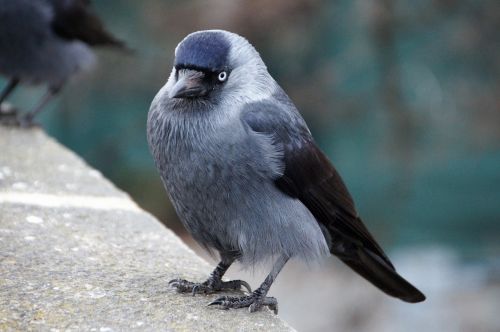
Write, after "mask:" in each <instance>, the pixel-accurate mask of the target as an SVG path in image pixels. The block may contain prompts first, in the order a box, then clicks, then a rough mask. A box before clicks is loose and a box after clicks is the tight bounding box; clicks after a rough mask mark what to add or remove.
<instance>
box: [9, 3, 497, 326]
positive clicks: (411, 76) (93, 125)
mask: <svg viewBox="0 0 500 332" xmlns="http://www.w3.org/2000/svg"><path fill="white" fill-rule="evenodd" d="M94 6H95V8H96V11H97V12H98V13H99V15H100V16H101V17H102V18H103V19H104V20H105V22H106V25H107V26H108V27H109V30H111V31H113V32H114V34H115V35H117V36H119V37H120V38H121V39H123V40H125V41H126V42H127V44H128V45H129V46H130V47H131V48H133V49H135V50H136V54H135V55H134V56H130V55H126V54H120V53H119V52H114V51H112V50H102V51H99V59H100V62H99V65H98V66H97V68H95V69H94V70H93V71H92V72H90V73H86V74H83V75H81V76H80V77H79V78H77V79H75V80H73V81H72V82H71V83H70V84H69V85H68V86H67V87H66V89H65V90H64V91H63V93H62V96H61V97H60V98H58V100H57V101H56V102H54V103H52V104H51V106H50V107H49V109H48V110H47V111H46V112H44V114H43V115H42V116H41V118H40V120H41V122H42V124H43V127H44V128H46V130H47V132H48V133H49V134H51V135H53V136H55V137H56V138H57V139H58V140H60V141H61V142H62V143H63V144H65V145H67V146H68V147H70V148H71V149H73V150H74V151H76V152H77V153H78V154H79V155H81V156H82V157H83V158H84V159H85V160H86V161H87V162H88V163H90V164H91V165H92V166H94V167H96V168H97V169H99V170H101V171H102V172H103V173H104V175H106V176H107V177H108V178H110V179H111V180H112V181H113V182H114V183H115V184H116V185H117V186H119V187H120V188H122V189H124V190H125V191H127V192H129V193H130V194H131V196H132V197H133V198H134V199H135V200H136V201H137V202H138V203H139V204H140V205H141V206H142V207H144V208H146V209H147V210H149V211H151V212H152V213H153V214H155V215H156V216H157V217H158V218H159V219H160V220H162V221H163V222H165V223H166V224H167V225H168V226H169V227H171V228H173V229H174V230H175V231H176V232H178V233H179V234H180V235H182V236H183V237H185V238H186V239H187V240H188V241H189V238H188V237H186V235H185V234H184V233H183V232H184V230H183V228H182V227H181V226H180V225H179V223H178V221H177V219H176V216H175V212H174V211H173V210H172V207H171V205H170V204H169V203H168V199H167V196H166V194H165V193H164V190H163V187H162V184H161V182H160V178H159V176H158V174H157V172H156V170H155V168H154V165H153V162H152V158H151V156H150V154H149V151H148V147H147V143H146V136H145V133H146V115H147V111H148V109H149V105H150V102H151V100H152V98H153V97H154V95H155V94H156V92H157V91H158V89H159V88H160V87H161V86H162V85H163V84H164V83H165V81H166V79H167V77H168V75H169V73H170V70H171V65H172V57H173V51H174V48H175V46H176V44H177V43H178V42H179V41H180V40H181V39H182V38H183V37H184V36H185V35H186V34H188V33H190V32H192V31H196V30H202V29H213V28H221V29H227V30H231V31H233V32H237V33H239V34H241V35H243V36H245V37H247V38H248V39H249V41H250V42H251V43H252V44H253V45H254V46H255V47H256V48H257V49H258V50H259V51H260V53H261V56H262V58H263V59H264V61H265V62H266V64H267V66H268V69H269V71H270V72H271V74H272V75H273V76H274V77H275V79H276V80H277V81H278V82H279V83H280V84H281V86H282V87H283V88H284V89H285V90H286V91H287V92H288V94H289V95H290V97H291V98H292V100H294V102H295V103H296V105H297V106H298V108H299V109H300V110H301V112H302V114H303V115H304V117H305V118H306V120H307V122H308V124H309V126H310V128H311V130H312V132H313V135H314V136H315V138H316V140H317V141H318V144H319V145H320V146H321V148H322V149H323V150H324V151H325V152H326V153H327V154H328V156H329V157H330V159H331V160H332V161H333V162H334V164H335V165H336V167H337V169H338V170H339V172H340V173H341V175H342V176H343V178H344V180H345V182H346V183H347V185H348V187H349V188H350V190H351V193H352V195H353V197H354V199H355V201H356V202H357V206H358V209H359V212H360V214H361V215H362V216H363V218H364V220H365V222H366V223H367V224H368V226H369V229H371V230H372V231H373V233H375V235H376V237H377V238H378V239H380V242H381V243H382V244H383V246H384V247H385V248H388V250H389V251H390V252H392V253H395V255H396V257H399V256H398V253H402V254H401V255H402V257H412V258H406V259H410V260H411V259H415V257H420V256H419V255H422V256H423V257H424V258H423V259H424V261H425V259H429V255H430V254H421V253H422V252H426V251H425V250H427V249H428V248H439V249H436V250H437V251H436V250H434V251H432V252H433V253H435V252H438V254H437V256H436V257H440V258H438V259H437V263H436V261H435V260H434V261H432V264H435V265H436V264H437V265H436V266H438V267H442V266H443V265H446V264H448V263H443V262H442V261H441V260H440V259H444V260H445V261H446V262H450V261H452V262H454V263H453V264H451V265H453V268H457V272H456V274H458V275H459V274H462V272H463V270H461V268H462V267H471V266H473V267H477V266H482V267H485V268H484V269H483V270H481V271H483V272H482V274H481V275H482V277H481V278H482V279H481V278H479V279H477V280H476V279H474V280H476V281H474V282H473V283H472V284H473V285H479V284H480V280H483V279H485V280H486V279H487V280H488V282H487V283H486V284H481V285H486V286H484V287H490V286H491V285H494V290H495V292H497V293H496V294H498V284H499V283H500V282H499V280H500V272H499V271H500V267H499V266H500V263H499V258H498V253H499V252H500V250H499V249H500V78H499V74H500V38H499V31H500V1H498V0H491V1H473V0H422V1H411V0H402V1H396V0H367V1H361V0H358V1H350V0H341V1H324V0H296V1H287V0H277V1H265V0H257V1H241V0H238V1H230V0H214V1H173V0H172V1H169V0H143V1H135V0H120V1H118V0H106V1H94ZM3 82H5V81H3ZM2 85H3V84H2ZM42 93H43V90H42V89H36V88H23V89H20V91H17V92H16V94H15V96H14V98H11V102H12V103H14V104H16V105H19V106H21V107H24V108H30V107H31V105H32V104H33V103H34V102H35V101H36V100H37V98H38V97H39V96H40V95H41V94H42ZM422 249H423V250H424V251H422ZM443 253H445V254H443ZM443 257H445V258H443ZM446 257H453V258H451V259H446ZM401 261H404V260H403V259H402V260H401ZM332 264H335V263H332ZM429 264H431V263H429ZM396 265H397V264H396ZM433 266H434V265H433ZM427 268H428V266H426V265H425V264H423V265H422V270H421V271H420V270H419V271H420V272H421V273H422V274H423V275H422V276H421V278H420V279H418V278H419V277H418V276H415V278H417V279H418V280H421V282H423V283H425V282H427V281H428V278H427V277H426V275H425V272H424V271H425V270H427ZM411 269H412V267H411V266H410V267H409V271H410V270H411ZM474 271H475V270H474ZM485 271H486V272H485ZM323 272H324V271H323ZM332 273H335V272H332ZM450 273H451V275H453V276H455V273H452V272H450ZM414 275H416V274H414ZM302 277H303V276H302ZM302 277H301V278H302ZM439 278H441V277H439ZM439 278H438V279H439ZM443 278H444V277H443ZM452 278H453V277H452ZM457 278H459V277H457ZM436 280H437V279H436ZM443 280H444V279H443ZM491 280H495V282H492V281H491ZM443 283H444V284H446V282H445V281H443ZM432 287H433V286H432ZM432 287H431V292H432ZM481 287H482V286H481ZM424 288H425V287H424ZM438 288H439V287H438ZM439 289H441V288H439ZM288 291H289V290H288ZM453 294H455V293H453ZM346 296H348V295H346ZM337 300H338V299H337ZM359 300H360V301H362V296H361V297H360V299H359ZM332 301H336V299H335V297H334V296H333V297H332ZM493 301H494V300H493ZM431 303H432V302H431ZM493 303H494V304H491V305H498V304H499V303H500V302H499V301H496V302H493ZM436 306H437V304H436ZM497 309H498V310H500V308H497ZM332 310H333V309H332ZM394 310H397V309H394ZM422 310H423V309H422ZM286 314H287V313H286V312H285V313H283V315H284V316H285V318H287V319H290V320H292V321H293V322H292V325H294V326H297V327H298V328H299V329H300V330H311V331H312V330H318V331H319V330H322V329H323V328H322V327H318V328H317V329H316V328H314V327H312V326H311V324H312V323H308V324H305V323H304V324H303V325H301V324H302V323H301V321H298V322H296V321H294V318H293V315H291V314H290V317H291V318H289V317H288V316H286ZM403 314H404V313H403ZM416 315H417V316H416V317H417V318H418V317H420V318H421V316H419V314H418V313H417V314H416ZM332 317H333V316H332ZM332 317H324V318H325V319H332ZM295 318H296V317H295ZM318 319H320V318H318ZM488 319H489V318H488ZM417 321H418V319H417ZM337 322H338V320H337ZM490 323H491V322H490ZM484 324H486V323H484ZM492 324H493V325H491V326H493V328H492V331H493V330H494V329H496V328H497V327H498V326H500V325H498V324H500V323H498V321H497V322H496V323H492ZM495 324H497V325H495ZM324 326H330V325H324ZM345 326H346V327H345V328H346V329H350V328H351V327H350V326H351V325H345ZM352 326H354V327H353V329H352V330H353V331H354V330H363V328H361V327H359V325H358V329H356V328H355V326H356V325H352ZM377 326H378V325H377ZM387 326H391V325H387ZM387 326H386V327H385V328H384V329H383V330H391V329H390V328H388V327H387ZM402 326H405V325H402ZM446 326H448V325H446ZM471 326H474V327H478V326H483V327H485V329H474V330H475V331H482V330H485V331H489V328H490V327H489V325H471ZM434 327H435V326H434ZM448 327H449V326H448ZM432 328H433V327H431V329H432ZM457 329H458V330H464V329H462V326H459V327H457ZM341 330H342V329H341ZM366 330H369V329H366ZM394 330H395V331H397V330H398V329H397V328H395V329H394ZM404 330H406V331H409V330H411V328H410V327H409V326H406V328H405V329H404ZM419 330H421V329H419ZM441 330H442V329H441ZM453 330H454V325H453V326H452V327H451V329H450V331H453ZM499 330H500V328H499ZM464 331H465V330H464ZM497 331H498V330H497Z"/></svg>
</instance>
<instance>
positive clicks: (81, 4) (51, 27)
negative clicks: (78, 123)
mask: <svg viewBox="0 0 500 332" xmlns="http://www.w3.org/2000/svg"><path fill="white" fill-rule="evenodd" d="M100 45H107V46H114V47H118V48H122V49H124V48H125V47H124V44H123V43H122V42H121V41H120V40H118V39H116V38H115V37H113V36H112V35H111V34H110V33H109V32H107V31H106V29H105V28H104V26H103V24H102V22H101V20H100V19H99V17H97V16H96V14H95V13H94V12H93V11H92V9H91V7H90V0H15V1H13V0H0V74H2V75H4V76H6V77H7V78H9V82H8V83H7V85H6V86H5V88H4V90H3V91H2V92H1V93H0V106H1V104H2V102H3V101H4V100H5V99H6V98H7V97H8V96H9V95H10V94H11V93H12V91H13V90H14V89H15V88H16V86H17V85H18V84H19V83H27V84H35V85H36V84H46V85H47V86H48V91H47V93H46V94H45V95H44V96H43V97H42V99H41V100H40V102H39V103H38V104H37V105H36V106H35V107H34V108H33V110H32V111H31V112H29V113H28V114H26V115H25V116H24V117H22V118H20V119H19V121H20V122H21V124H23V125H30V124H31V123H32V120H33V117H34V116H35V115H36V114H37V113H39V112H40V111H41V110H42V109H43V107H44V106H45V105H46V104H47V103H48V102H49V101H50V100H51V99H52V97H53V96H54V95H56V94H57V93H58V92H59V91H60V90H61V88H62V87H63V86H64V84H65V83H66V82H67V80H68V79H69V78H70V77H71V76H73V75H74V74H76V73H77V72H79V71H82V70H86V69H88V68H90V67H91V65H92V64H93V63H94V61H95V56H94V53H93V52H92V50H91V46H100Z"/></svg>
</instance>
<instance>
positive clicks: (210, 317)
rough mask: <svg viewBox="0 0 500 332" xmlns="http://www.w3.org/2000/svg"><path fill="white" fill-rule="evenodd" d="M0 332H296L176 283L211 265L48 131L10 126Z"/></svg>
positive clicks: (4, 135)
mask: <svg viewBox="0 0 500 332" xmlns="http://www.w3.org/2000/svg"><path fill="white" fill-rule="evenodd" d="M0 146H1V149H2V150H1V152H0V330H1V331H9V330H24V331H26V330H37V331H38V330H44V331H45V330H50V331H63V330H64V331H66V330H86V331H121V330H141V331H143V330H154V331H159V330H168V331H226V330H227V331H290V330H292V328H291V327H290V326H288V325H287V324H286V323H284V322H283V321H282V320H280V319H279V317H277V316H275V315H274V314H272V313H271V312H270V311H269V310H264V311H262V312H258V313H254V314H250V313H248V311H246V310H230V311H224V310H220V309H217V308H214V307H207V306H206V304H207V303H208V302H209V301H211V300H212V299H214V298H215V297H217V295H209V296H205V295H198V296H196V297H192V296H190V295H182V294H177V293H175V291H173V290H171V289H168V288H167V283H168V281H169V280H170V279H173V278H176V277H183V278H187V279H191V280H199V281H203V280H204V279H205V278H206V277H207V275H208V273H209V272H210V271H211V267H210V266H209V265H208V264H207V263H206V262H205V261H204V260H203V259H201V258H199V257H198V256H196V255H195V254H194V253H193V251H191V250H190V249H189V248H188V247H187V246H186V245H185V244H184V243H183V242H182V241H181V240H180V239H179V238H177V237H176V236H175V235H174V234H173V233H172V232H171V231H170V230H168V229H166V228H165V227H164V226H163V225H161V224H160V223H159V222H158V221H157V220H156V219H154V218H153V217H152V216H151V215H149V214H148V213H146V212H144V211H142V210H141V209H140V208H138V207H137V206H136V205H135V203H133V202H132V201H131V200H130V199H129V198H128V196H127V195H126V194H125V193H123V192H120V191H119V190H117V189H116V188H115V187H114V186H113V185H112V184H111V183H110V182H109V181H107V180H106V179H104V178H103V177H102V176H101V174H100V173H99V172H97V171H96V170H93V169H91V168H90V167H89V166H87V165H86V164H85V163H84V162H82V160H80V158H78V157H77V156H75V155H74V154H73V153H71V152H69V151H68V150H66V149H65V148H64V147H62V146H60V145H59V144H57V143H56V142H54V141H53V140H52V139H50V138H48V137H47V136H46V135H45V134H44V133H43V132H42V131H41V130H39V129H32V130H18V129H12V128H4V127H0Z"/></svg>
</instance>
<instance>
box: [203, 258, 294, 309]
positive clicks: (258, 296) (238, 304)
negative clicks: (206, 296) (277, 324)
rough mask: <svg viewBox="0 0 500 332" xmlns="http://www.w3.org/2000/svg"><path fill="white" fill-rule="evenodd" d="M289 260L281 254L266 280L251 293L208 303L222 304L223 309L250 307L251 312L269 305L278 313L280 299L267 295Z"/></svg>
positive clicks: (221, 298)
mask: <svg viewBox="0 0 500 332" xmlns="http://www.w3.org/2000/svg"><path fill="white" fill-rule="evenodd" d="M287 261H288V257H287V256H281V257H280V258H279V259H278V260H277V261H276V263H274V266H273V269H272V270H271V273H269V275H268V276H267V277H266V280H264V282H263V283H262V285H260V287H259V288H257V289H256V290H254V291H253V293H252V294H251V295H248V296H241V297H235V296H222V297H219V298H218V299H216V300H215V301H212V302H210V303H209V304H208V305H220V306H221V307H222V308H223V309H237V308H248V309H249V310H250V312H255V311H258V310H260V308H262V307H263V306H267V307H269V309H271V310H273V311H274V313H275V314H277V313H278V301H277V300H276V298H274V297H267V296H266V295H267V292H268V291H269V288H271V285H272V283H273V281H274V280H275V279H276V277H277V276H278V274H279V273H280V271H281V269H282V268H283V266H285V264H286V262H287Z"/></svg>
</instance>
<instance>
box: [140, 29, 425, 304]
mask: <svg viewBox="0 0 500 332" xmlns="http://www.w3.org/2000/svg"><path fill="white" fill-rule="evenodd" d="M223 72H224V73H227V75H228V77H227V79H224V80H223V81H217V80H216V79H215V77H217V74H218V73H223ZM218 77H223V76H218ZM148 142H149V146H150V149H151V152H152V154H153V157H154V159H155V162H156V166H157V167H158V169H159V172H160V175H161V178H162V180H163V182H164V185H165V188H166V190H167V192H168V194H169V196H170V199H171V201H172V203H173V204H174V207H175V209H176V211H177V213H178V215H179V217H180V219H181V221H182V222H183V224H184V226H185V227H186V228H187V230H188V231H189V232H190V233H191V234H192V235H193V237H194V238H195V239H196V240H197V241H198V242H199V243H201V244H202V245H203V246H205V247H207V248H209V249H215V250H217V251H218V252H219V253H220V254H221V259H222V262H221V263H224V264H226V265H227V264H230V263H232V261H234V260H235V259H238V260H239V261H241V262H243V263H244V264H255V263H257V262H259V261H263V260H267V259H271V258H274V259H278V260H277V264H276V265H275V268H274V269H273V273H271V275H270V276H269V277H268V279H269V281H268V279H266V282H268V283H266V282H264V284H263V285H262V286H261V287H260V288H259V289H258V290H256V291H255V292H254V293H253V294H252V296H251V297H252V298H251V299H250V300H249V299H248V298H247V299H245V300H243V299H241V298H240V299H234V298H221V299H219V300H217V301H215V303H216V304H220V305H223V306H225V307H242V306H250V307H251V309H252V308H253V309H255V310H256V309H258V308H259V307H260V306H261V305H262V304H264V305H269V306H275V304H276V303H275V300H273V301H271V300H266V299H269V298H266V297H265V295H266V293H267V290H268V289H269V287H270V283H272V281H273V280H274V278H275V277H276V275H277V274H278V273H279V270H280V269H281V267H282V266H283V265H284V264H285V263H286V260H287V259H288V258H291V257H299V258H302V259H305V260H311V259H315V258H318V257H320V256H323V255H327V254H329V253H333V254H335V255H337V256H339V258H341V259H342V260H343V261H344V262H346V264H348V265H349V266H351V267H352V268H353V269H355V270H356V271H357V272H358V273H360V274H361V275H363V276H364V277H365V278H367V279H368V280H369V281H371V282H372V283H374V284H375V285H376V286H378V287H379V288H381V289H382V290H384V291H386V292H387V293H389V294H391V295H393V296H397V297H400V298H402V299H404V300H406V301H409V302H417V301H421V300H423V299H424V297H423V295H422V294H421V293H420V292H419V291H418V290H416V289H415V288H414V287H413V286H411V285H410V284H409V283H407V282H406V281H405V280H404V279H403V278H401V277H399V275H397V273H396V272H395V270H394V268H393V266H392V264H391V263H390V261H389V259H388V258H387V256H386V255H385V254H384V253H383V251H382V249H380V247H379V246H378V244H376V242H375V240H373V238H372V237H371V235H370V234H369V233H368V231H367V230H366V228H365V227H364V225H363V224H362V222H361V220H360V219H359V217H358V216H357V214H356V212H355V210H354V204H353V203H352V199H351V197H350V195H349V193H348V192H347V189H346V188H345V186H344V184H343V182H342V180H341V179H340V177H339V176H338V174H337V173H336V171H335V170H334V168H333V166H331V164H330V162H329V161H328V160H327V158H326V157H325V156H324V155H323V154H322V153H321V151H320V150H319V149H318V148H317V147H316V145H315V143H314V140H313V138H312V136H311V134H310V132H309V129H308V128H307V125H306V123H305V121H304V120H303V118H302V117H301V115H300V114H299V112H298V110H297V109H296V108H295V106H294V105H293V103H292V102H291V100H290V99H289V98H288V96H287V95H286V94H285V93H284V91H283V90H282V89H281V88H280V87H279V86H278V84H277V83H276V82H275V81H274V79H273V78H272V77H271V76H270V74H269V73H268V71H267V68H266V66H265V65H264V63H263V62H262V60H261V58H260V56H259V54H258V53H257V51H256V50H255V49H254V48H253V47H252V46H251V45H250V43H248V41H247V40H246V39H244V38H242V37H240V36H238V35H236V34H233V33H229V32H226V31H220V30H212V31H202V32H197V33H193V34H191V35H189V36H187V37H186V38H185V39H184V40H183V41H182V42H181V43H180V44H179V46H178V47H177V49H176V60H175V64H174V68H173V70H172V73H171V75H170V77H169V79H168V81H167V83H166V84H165V86H164V87H163V88H162V89H161V90H160V91H159V93H158V94H157V95H156V97H155V99H154V100H153V102H152V105H151V109H150V111H149V115H148ZM366 256H368V257H372V256H373V257H376V258H375V261H376V263H375V264H372V263H373V262H372V261H371V260H369V259H368V260H367V259H365V260H364V262H367V264H364V263H361V259H362V258H363V259H364V258H365V257H366ZM227 257H230V258H229V259H228V258H227ZM358 263H359V266H357V265H356V264H358ZM368 263H369V264H368ZM380 264H382V265H383V268H382V270H383V271H382V272H381V270H380V271H379V270H377V268H378V265H380ZM373 266H375V268H373ZM386 270H388V271H389V272H387V271H386ZM224 271H225V270H224ZM373 273H375V274H377V275H378V276H380V275H382V274H384V273H385V274H384V277H383V278H382V281H380V280H378V279H379V278H378V277H377V278H371V274H373ZM391 274H393V275H397V277H394V278H392V275H391ZM384 278H385V279H384ZM212 279H213V278H212ZM212 279H209V280H208V281H207V282H206V283H205V284H207V283H208V284H210V283H211V282H212V281H213V280H212ZM386 279H387V280H391V281H390V282H389V284H390V285H389V286H387V285H386V284H385V283H384V280H386ZM394 280H396V282H394ZM182 282H185V281H182ZM182 282H179V281H178V280H176V281H175V282H174V284H175V286H177V287H178V289H180V288H182V287H180V286H179V284H182ZM183 285H184V286H185V285H186V284H185V283H184V284H183ZM189 285H191V284H189ZM184 286H183V287H184ZM191 288H192V287H191ZM393 288H395V289H396V290H394V289H393ZM182 289H186V287H184V288H182ZM216 290H218V289H211V291H216ZM194 291H195V290H194V289H193V292H194ZM266 301H267V302H266ZM269 301H271V302H269ZM234 303H237V304H236V305H235V304H234ZM269 303H270V304H269ZM252 306H253V307H252Z"/></svg>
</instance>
